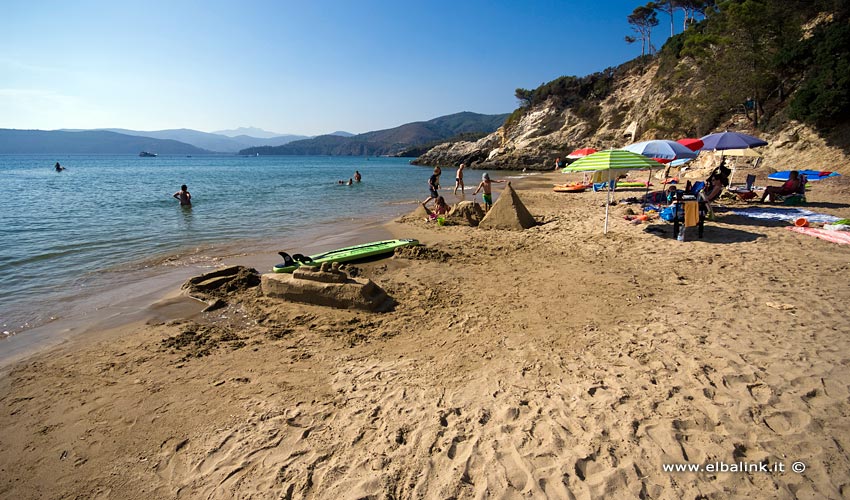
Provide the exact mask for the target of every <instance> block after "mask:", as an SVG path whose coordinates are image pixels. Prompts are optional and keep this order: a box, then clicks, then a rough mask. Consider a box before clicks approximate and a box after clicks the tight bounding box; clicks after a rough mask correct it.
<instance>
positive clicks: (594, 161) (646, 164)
mask: <svg viewBox="0 0 850 500" xmlns="http://www.w3.org/2000/svg"><path fill="white" fill-rule="evenodd" d="M660 166H661V164H660V163H658V162H657V161H655V160H652V159H649V158H647V157H645V156H643V155H639V154H637V153H632V152H631V151H625V150H622V149H613V150H611V149H609V150H605V151H599V152H597V153H593V154H592V155H588V156H585V157H584V158H579V159H578V160H576V161H574V162H573V163H572V164H570V165H569V166H568V167H566V168H564V169H563V170H562V172H564V173H570V172H591V171H595V170H630V169H635V170H645V169H647V168H658V167H660Z"/></svg>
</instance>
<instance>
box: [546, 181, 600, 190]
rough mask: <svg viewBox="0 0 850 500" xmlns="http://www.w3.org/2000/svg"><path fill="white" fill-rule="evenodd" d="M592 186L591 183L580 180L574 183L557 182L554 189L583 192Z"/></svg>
mask: <svg viewBox="0 0 850 500" xmlns="http://www.w3.org/2000/svg"><path fill="white" fill-rule="evenodd" d="M590 186H591V185H590V184H582V183H580V182H576V183H573V184H555V187H553V188H552V191H555V192H556V193H581V192H582V191H584V190H586V189H587V188H589V187H590Z"/></svg>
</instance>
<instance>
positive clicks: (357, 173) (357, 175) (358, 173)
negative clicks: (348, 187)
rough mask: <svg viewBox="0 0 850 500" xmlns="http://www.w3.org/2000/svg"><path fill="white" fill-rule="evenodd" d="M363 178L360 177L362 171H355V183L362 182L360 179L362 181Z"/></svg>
mask: <svg viewBox="0 0 850 500" xmlns="http://www.w3.org/2000/svg"><path fill="white" fill-rule="evenodd" d="M362 178H363V177H362V176H361V175H360V171H359V170H355V171H354V182H360V179H362Z"/></svg>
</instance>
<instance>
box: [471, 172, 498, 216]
mask: <svg viewBox="0 0 850 500" xmlns="http://www.w3.org/2000/svg"><path fill="white" fill-rule="evenodd" d="M494 182H496V183H503V182H505V181H504V180H490V174H488V173H487V172H484V173H483V174H482V175H481V184H479V185H478V187H477V188H475V192H474V193H472V196H475V195H476V194H478V191H484V194H483V195H481V197H482V198H483V199H484V211H485V212H487V211H489V210H490V207H492V206H493V186H492V184H493V183H494Z"/></svg>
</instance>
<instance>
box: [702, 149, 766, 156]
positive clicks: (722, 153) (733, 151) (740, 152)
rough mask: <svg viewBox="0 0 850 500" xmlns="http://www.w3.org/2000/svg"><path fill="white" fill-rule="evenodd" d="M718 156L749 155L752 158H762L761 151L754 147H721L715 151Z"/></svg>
mask: <svg viewBox="0 0 850 500" xmlns="http://www.w3.org/2000/svg"><path fill="white" fill-rule="evenodd" d="M714 154H715V155H718V156H749V157H751V158H761V153H759V152H758V151H756V150H753V149H719V150H717V151H715V152H714Z"/></svg>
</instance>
